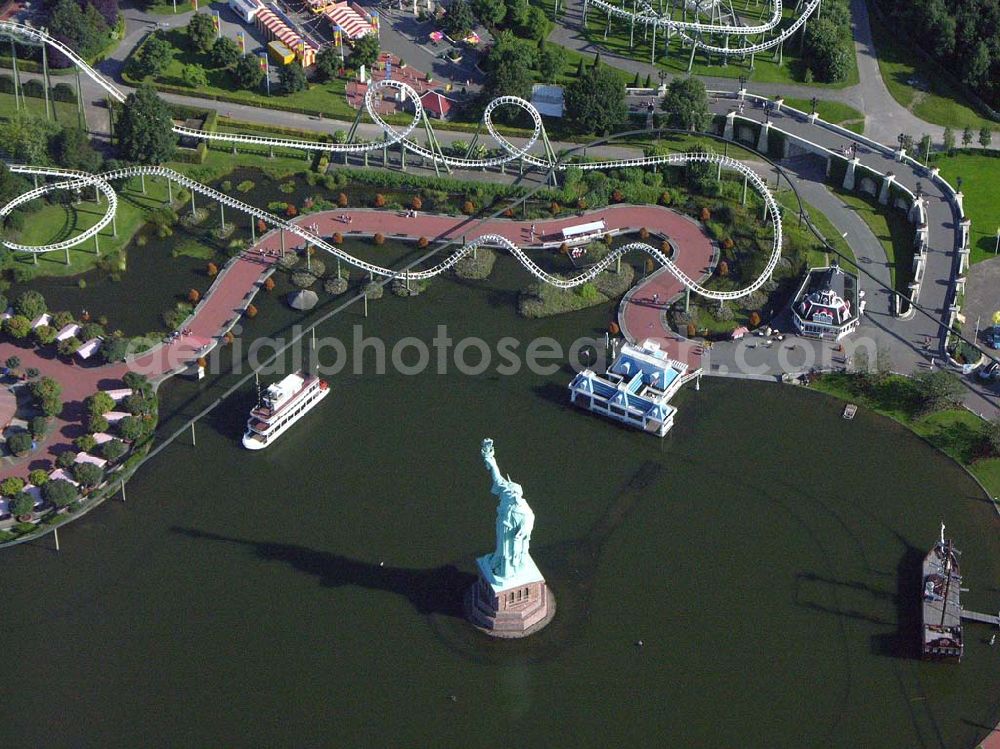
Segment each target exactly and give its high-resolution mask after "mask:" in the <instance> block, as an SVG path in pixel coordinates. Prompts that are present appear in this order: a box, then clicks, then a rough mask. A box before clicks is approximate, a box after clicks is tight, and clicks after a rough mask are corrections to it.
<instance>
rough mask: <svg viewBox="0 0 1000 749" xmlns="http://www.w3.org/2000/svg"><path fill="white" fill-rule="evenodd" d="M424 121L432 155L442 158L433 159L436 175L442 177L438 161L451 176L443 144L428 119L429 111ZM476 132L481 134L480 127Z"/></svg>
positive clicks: (425, 111)
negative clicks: (442, 148) (442, 147)
mask: <svg viewBox="0 0 1000 749" xmlns="http://www.w3.org/2000/svg"><path fill="white" fill-rule="evenodd" d="M423 120H424V131H425V132H426V133H427V146H428V147H429V148H430V149H431V153H436V154H437V155H438V156H440V157H441V158H440V159H432V161H433V162H434V173H435V174H436V175H437V176H439V177H440V176H441V167H439V166H438V161H439V160H440V162H441V163H442V164H444V168H445V171H447V172H448V174H451V167H450V166H449V165H448V162H447V161H445V158H444V151H442V150H441V143H440V142H439V141H438V139H437V135H435V134H434V128H433V127H431V121H430V120H429V119H428V118H427V110H424V117H423ZM476 132H477V133H478V132H479V129H478V127H477V129H476Z"/></svg>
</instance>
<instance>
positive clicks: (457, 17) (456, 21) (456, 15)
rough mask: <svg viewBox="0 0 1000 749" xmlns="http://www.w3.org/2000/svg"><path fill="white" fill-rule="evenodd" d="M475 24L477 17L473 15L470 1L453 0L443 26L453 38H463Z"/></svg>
mask: <svg viewBox="0 0 1000 749" xmlns="http://www.w3.org/2000/svg"><path fill="white" fill-rule="evenodd" d="M475 24H476V19H475V18H474V17H473V15H472V9H471V8H470V7H469V3H468V2H467V1H466V0H451V4H449V5H448V10H447V11H446V12H445V15H444V21H442V23H441V28H442V29H443V30H444V33H446V34H447V35H448V36H450V37H451V38H452V39H463V38H464V37H466V36H468V34H469V32H470V31H472V27H473V26H475Z"/></svg>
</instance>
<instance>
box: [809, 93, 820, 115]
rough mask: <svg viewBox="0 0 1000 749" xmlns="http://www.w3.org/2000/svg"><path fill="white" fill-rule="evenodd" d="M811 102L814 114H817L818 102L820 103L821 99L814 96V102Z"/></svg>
mask: <svg viewBox="0 0 1000 749" xmlns="http://www.w3.org/2000/svg"><path fill="white" fill-rule="evenodd" d="M811 103H812V114H816V104H818V103H819V99H817V98H816V97H815V96H814V97H813V98H812V102H811Z"/></svg>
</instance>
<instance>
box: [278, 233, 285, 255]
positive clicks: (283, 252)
mask: <svg viewBox="0 0 1000 749" xmlns="http://www.w3.org/2000/svg"><path fill="white" fill-rule="evenodd" d="M279 233H280V235H281V256H282V257H284V256H285V230H284V229H282V230H281V231H280V232H279Z"/></svg>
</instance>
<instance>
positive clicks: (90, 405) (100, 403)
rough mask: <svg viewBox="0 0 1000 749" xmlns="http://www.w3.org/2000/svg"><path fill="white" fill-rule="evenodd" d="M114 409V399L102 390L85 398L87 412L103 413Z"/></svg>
mask: <svg viewBox="0 0 1000 749" xmlns="http://www.w3.org/2000/svg"><path fill="white" fill-rule="evenodd" d="M114 410H115V399H114V398H112V397H111V396H110V395H108V394H107V393H105V392H104V391H100V390H99V391H98V392H96V393H94V394H93V395H91V396H90V397H88V398H87V413H89V414H99V415H104V414H106V413H107V412H108V411H114Z"/></svg>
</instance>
